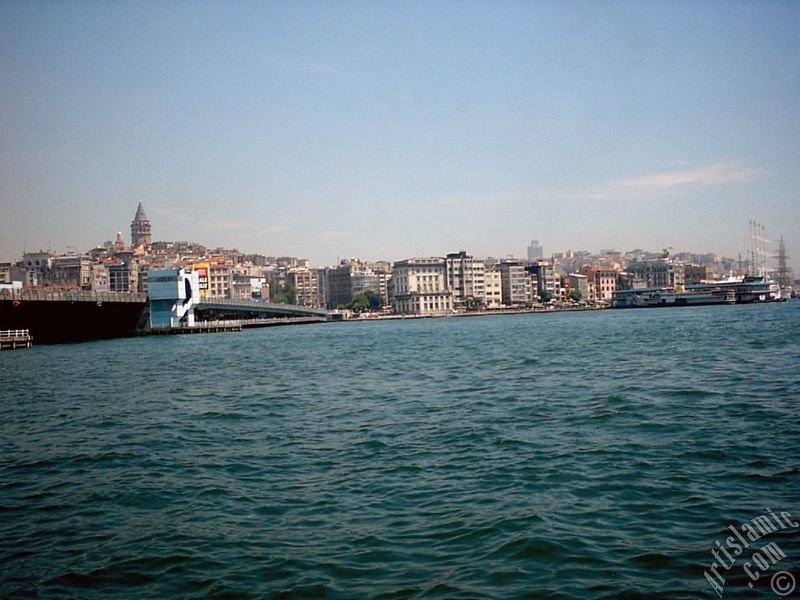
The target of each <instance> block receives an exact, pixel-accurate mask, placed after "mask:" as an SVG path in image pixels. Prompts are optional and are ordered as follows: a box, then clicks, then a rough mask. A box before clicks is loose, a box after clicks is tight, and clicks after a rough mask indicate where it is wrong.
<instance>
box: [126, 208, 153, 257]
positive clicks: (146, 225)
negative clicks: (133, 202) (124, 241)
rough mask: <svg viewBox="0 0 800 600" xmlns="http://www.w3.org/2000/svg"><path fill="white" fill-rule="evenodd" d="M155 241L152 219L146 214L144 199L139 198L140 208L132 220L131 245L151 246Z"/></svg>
mask: <svg viewBox="0 0 800 600" xmlns="http://www.w3.org/2000/svg"><path fill="white" fill-rule="evenodd" d="M152 241H153V236H152V230H151V229H150V219H148V218H147V215H146V214H144V209H143V208H142V201H141V200H139V208H137V209H136V215H135V216H134V217H133V221H131V247H133V248H138V247H139V246H149V245H150V244H151V242H152Z"/></svg>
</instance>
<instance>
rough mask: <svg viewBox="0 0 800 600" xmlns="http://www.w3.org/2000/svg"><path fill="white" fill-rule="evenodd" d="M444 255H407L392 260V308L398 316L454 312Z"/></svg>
mask: <svg viewBox="0 0 800 600" xmlns="http://www.w3.org/2000/svg"><path fill="white" fill-rule="evenodd" d="M446 277H447V267H446V265H445V259H443V258H409V259H408V260H402V261H399V262H396V263H394V266H393V268H392V287H393V299H392V302H393V305H394V310H395V312H396V313H397V314H400V315H443V314H448V313H451V312H452V311H453V293H452V291H451V290H450V289H449V288H448V287H447V282H446Z"/></svg>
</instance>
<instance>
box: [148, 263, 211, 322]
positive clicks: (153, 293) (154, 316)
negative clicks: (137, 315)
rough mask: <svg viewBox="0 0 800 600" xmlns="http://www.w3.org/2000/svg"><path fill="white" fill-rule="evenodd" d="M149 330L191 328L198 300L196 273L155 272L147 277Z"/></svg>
mask: <svg viewBox="0 0 800 600" xmlns="http://www.w3.org/2000/svg"><path fill="white" fill-rule="evenodd" d="M147 295H148V297H149V299H150V327H152V328H161V327H183V326H187V327H193V326H194V309H195V306H196V305H197V303H198V301H199V300H200V278H199V275H198V273H197V271H185V270H184V269H157V270H152V271H149V272H148V274H147Z"/></svg>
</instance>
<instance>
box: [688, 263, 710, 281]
mask: <svg viewBox="0 0 800 600" xmlns="http://www.w3.org/2000/svg"><path fill="white" fill-rule="evenodd" d="M713 279H714V269H712V268H711V267H707V266H703V265H694V264H688V265H684V266H683V280H684V284H685V285H700V284H701V283H705V282H706V281H712V280H713Z"/></svg>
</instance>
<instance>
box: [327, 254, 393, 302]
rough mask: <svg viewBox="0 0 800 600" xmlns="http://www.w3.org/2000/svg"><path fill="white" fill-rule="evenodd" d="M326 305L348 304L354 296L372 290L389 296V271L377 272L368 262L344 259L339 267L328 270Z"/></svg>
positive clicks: (385, 296)
mask: <svg viewBox="0 0 800 600" xmlns="http://www.w3.org/2000/svg"><path fill="white" fill-rule="evenodd" d="M326 271H327V273H326V278H327V281H326V292H327V298H326V301H325V303H326V305H327V307H328V308H330V309H335V308H338V307H339V306H347V305H348V304H350V303H351V302H353V298H354V297H355V296H356V295H358V294H361V293H363V292H366V291H367V290H371V291H373V292H375V293H376V294H381V295H383V296H384V300H385V299H386V298H387V297H388V280H389V275H388V274H387V273H383V274H380V273H376V272H375V271H373V270H372V268H370V266H369V265H368V264H367V263H364V262H362V261H361V260H358V259H356V258H352V259H342V260H341V261H340V263H339V266H338V267H331V268H329V269H327V270H326Z"/></svg>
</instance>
